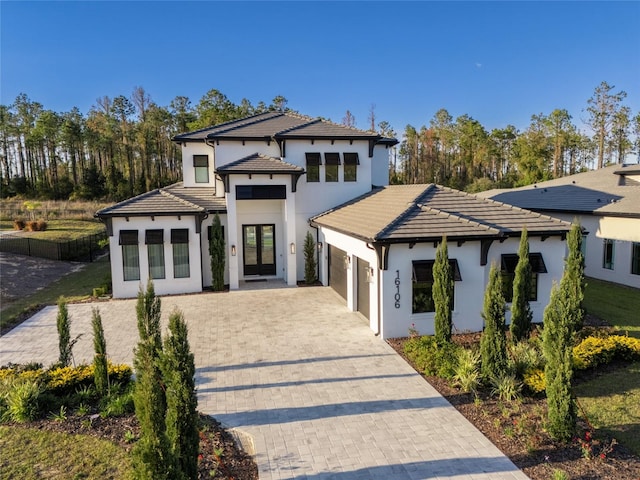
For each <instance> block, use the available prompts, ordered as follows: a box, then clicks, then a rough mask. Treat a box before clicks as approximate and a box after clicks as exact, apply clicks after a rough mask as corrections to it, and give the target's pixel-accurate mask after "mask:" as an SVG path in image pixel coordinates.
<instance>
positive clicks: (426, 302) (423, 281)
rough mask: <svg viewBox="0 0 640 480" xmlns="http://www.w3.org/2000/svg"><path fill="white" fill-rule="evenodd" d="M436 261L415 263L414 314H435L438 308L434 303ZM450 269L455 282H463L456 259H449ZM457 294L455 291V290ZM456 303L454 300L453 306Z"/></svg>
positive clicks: (413, 276) (413, 279) (413, 277)
mask: <svg viewBox="0 0 640 480" xmlns="http://www.w3.org/2000/svg"><path fill="white" fill-rule="evenodd" d="M434 263H435V260H416V261H414V262H413V272H412V274H413V275H412V281H413V302H412V312H413V313H427V312H435V310H436V307H435V303H434V301H433V293H432V292H433V264H434ZM449 267H450V268H451V273H452V275H453V280H454V281H456V282H460V281H462V276H461V275H460V268H459V267H458V261H457V260H456V259H453V258H450V259H449ZM454 292H455V289H454ZM454 302H455V295H454V298H452V299H451V303H452V305H453V304H454Z"/></svg>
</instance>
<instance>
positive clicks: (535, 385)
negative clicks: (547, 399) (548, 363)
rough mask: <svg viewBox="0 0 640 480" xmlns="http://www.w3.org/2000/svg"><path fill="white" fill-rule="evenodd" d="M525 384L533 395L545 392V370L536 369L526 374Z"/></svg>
mask: <svg viewBox="0 0 640 480" xmlns="http://www.w3.org/2000/svg"><path fill="white" fill-rule="evenodd" d="M523 383H524V386H525V387H527V389H529V391H530V392H531V393H542V392H544V391H545V389H546V388H547V385H546V382H545V379H544V370H542V369H541V368H536V369H533V370H529V371H528V372H525V374H524V380H523Z"/></svg>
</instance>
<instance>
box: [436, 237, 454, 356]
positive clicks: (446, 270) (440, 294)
mask: <svg viewBox="0 0 640 480" xmlns="http://www.w3.org/2000/svg"><path fill="white" fill-rule="evenodd" d="M453 288H454V280H453V275H452V272H451V265H449V250H448V248H447V237H443V238H442V242H441V243H440V245H438V249H437V250H436V259H435V262H434V263H433V287H432V290H431V294H432V296H433V303H434V307H435V317H434V320H435V337H436V342H437V343H438V345H444V344H445V343H449V342H450V341H451V310H452V309H453Z"/></svg>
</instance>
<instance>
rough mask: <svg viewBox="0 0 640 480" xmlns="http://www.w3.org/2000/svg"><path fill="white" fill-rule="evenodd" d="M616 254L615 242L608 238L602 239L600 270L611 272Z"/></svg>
mask: <svg viewBox="0 0 640 480" xmlns="http://www.w3.org/2000/svg"><path fill="white" fill-rule="evenodd" d="M615 253H616V242H615V240H611V239H610V238H605V239H604V247H603V252H602V268H606V269H607V270H613V261H614V257H615Z"/></svg>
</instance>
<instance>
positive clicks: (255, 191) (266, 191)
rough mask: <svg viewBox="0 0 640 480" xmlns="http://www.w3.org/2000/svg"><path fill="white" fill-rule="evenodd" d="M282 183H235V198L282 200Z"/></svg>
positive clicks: (285, 195) (284, 189)
mask: <svg viewBox="0 0 640 480" xmlns="http://www.w3.org/2000/svg"><path fill="white" fill-rule="evenodd" d="M285 198H287V187H286V186H284V185H236V200H284V199H285Z"/></svg>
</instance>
